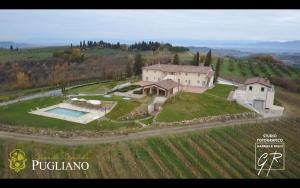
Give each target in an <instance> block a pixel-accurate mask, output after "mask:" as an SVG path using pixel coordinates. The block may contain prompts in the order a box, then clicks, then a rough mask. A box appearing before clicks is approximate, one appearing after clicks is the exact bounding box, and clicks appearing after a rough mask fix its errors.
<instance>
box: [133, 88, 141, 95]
mask: <svg viewBox="0 0 300 188" xmlns="http://www.w3.org/2000/svg"><path fill="white" fill-rule="evenodd" d="M133 94H137V95H141V94H143V90H142V89H139V90H136V91H134V92H133Z"/></svg>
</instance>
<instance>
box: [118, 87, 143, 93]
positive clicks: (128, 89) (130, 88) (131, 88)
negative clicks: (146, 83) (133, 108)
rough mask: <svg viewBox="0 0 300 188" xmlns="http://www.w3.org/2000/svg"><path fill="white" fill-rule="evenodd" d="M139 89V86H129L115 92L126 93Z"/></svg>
mask: <svg viewBox="0 0 300 188" xmlns="http://www.w3.org/2000/svg"><path fill="white" fill-rule="evenodd" d="M139 87H141V86H139V85H130V86H127V87H124V88H121V89H118V90H117V91H119V92H127V91H130V90H133V89H136V88H139Z"/></svg>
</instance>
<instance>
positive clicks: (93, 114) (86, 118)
mask: <svg viewBox="0 0 300 188" xmlns="http://www.w3.org/2000/svg"><path fill="white" fill-rule="evenodd" d="M57 107H60V108H67V109H71V110H78V111H82V112H88V113H87V114H85V115H83V116H80V117H71V116H64V115H59V114H54V113H51V112H47V110H50V109H53V108H57ZM112 109H113V108H111V109H110V110H112ZM108 112H109V111H106V113H105V112H103V111H100V110H95V109H89V108H83V107H78V106H75V105H72V104H69V103H60V104H57V105H53V106H48V107H46V108H41V109H37V110H34V111H31V112H29V113H31V114H35V115H40V116H46V117H51V118H56V119H61V120H65V121H71V122H74V123H80V124H87V123H90V122H91V121H94V120H96V119H99V118H102V117H103V116H104V115H105V114H107V113H108Z"/></svg>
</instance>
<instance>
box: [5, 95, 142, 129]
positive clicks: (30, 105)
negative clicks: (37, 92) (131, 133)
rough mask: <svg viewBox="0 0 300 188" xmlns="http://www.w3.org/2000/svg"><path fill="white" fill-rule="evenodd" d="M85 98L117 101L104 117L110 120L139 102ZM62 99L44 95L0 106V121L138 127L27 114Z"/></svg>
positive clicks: (52, 125) (59, 126)
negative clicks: (81, 122)
mask: <svg viewBox="0 0 300 188" xmlns="http://www.w3.org/2000/svg"><path fill="white" fill-rule="evenodd" d="M83 98H86V99H97V100H103V101H117V102H118V104H117V106H116V107H115V108H114V109H113V110H112V111H111V112H109V113H108V114H107V115H106V117H107V118H109V119H111V120H118V119H119V118H120V117H122V116H124V115H126V114H128V113H130V112H131V111H132V110H134V109H135V108H136V107H137V106H139V105H140V102H138V101H133V100H129V101H128V100H123V99H122V98H121V97H117V96H112V97H111V98H105V97H102V96H93V97H83ZM63 100H64V98H63V97H44V98H39V99H33V100H28V101H24V102H20V103H15V104H11V105H7V106H1V107H0V123H4V124H9V125H16V126H26V127H36V128H53V129H54V130H78V129H79V130H81V129H94V130H113V129H117V128H127V127H129V128H131V127H132V128H134V127H138V125H136V124H135V123H124V122H122V123H115V122H111V121H109V120H102V121H100V122H99V121H93V122H91V123H88V124H86V125H81V124H76V123H73V122H68V121H63V120H59V119H54V118H48V117H42V116H38V115H34V114H29V113H28V112H29V111H30V110H34V109H36V108H37V107H38V108H44V107H47V106H51V105H54V104H58V103H60V102H62V101H63Z"/></svg>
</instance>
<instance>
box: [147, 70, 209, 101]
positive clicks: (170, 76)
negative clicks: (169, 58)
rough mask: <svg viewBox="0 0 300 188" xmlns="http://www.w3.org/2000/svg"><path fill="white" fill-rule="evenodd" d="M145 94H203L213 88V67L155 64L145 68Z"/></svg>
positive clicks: (167, 95)
mask: <svg viewBox="0 0 300 188" xmlns="http://www.w3.org/2000/svg"><path fill="white" fill-rule="evenodd" d="M142 80H143V93H144V94H154V95H162V96H166V97H169V96H172V95H174V94H175V93H177V92H178V91H180V90H186V91H190V92H202V91H203V89H207V88H211V87H212V86H213V80H214V71H213V70H212V68H211V67H205V66H192V65H172V64H155V65H151V66H146V67H143V75H142Z"/></svg>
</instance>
